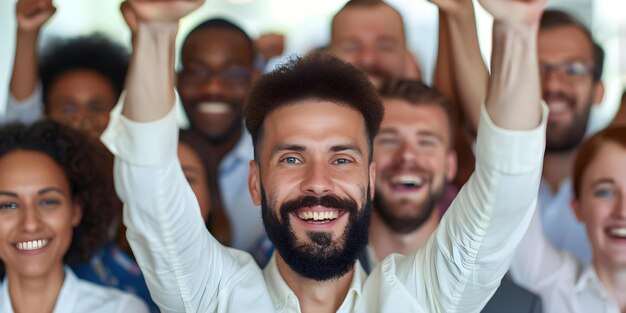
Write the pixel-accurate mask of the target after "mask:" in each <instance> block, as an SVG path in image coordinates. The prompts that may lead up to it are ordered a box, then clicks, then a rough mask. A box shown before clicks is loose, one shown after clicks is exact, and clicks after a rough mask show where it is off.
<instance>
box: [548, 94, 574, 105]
mask: <svg viewBox="0 0 626 313" xmlns="http://www.w3.org/2000/svg"><path fill="white" fill-rule="evenodd" d="M549 99H550V100H562V101H565V102H567V103H568V104H569V105H572V106H573V105H574V104H576V99H575V98H574V97H572V96H569V95H567V94H565V93H564V92H562V91H546V92H544V93H543V100H545V101H546V102H547V101H548V100H549Z"/></svg>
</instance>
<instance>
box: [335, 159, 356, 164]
mask: <svg viewBox="0 0 626 313" xmlns="http://www.w3.org/2000/svg"><path fill="white" fill-rule="evenodd" d="M349 163H352V161H350V160H348V159H346V158H339V159H337V160H335V164H338V165H344V164H349Z"/></svg>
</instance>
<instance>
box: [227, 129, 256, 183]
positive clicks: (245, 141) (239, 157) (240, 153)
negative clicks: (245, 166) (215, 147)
mask: <svg viewBox="0 0 626 313" xmlns="http://www.w3.org/2000/svg"><path fill="white" fill-rule="evenodd" d="M253 155H254V148H253V146H252V137H251V136H250V133H248V130H246V129H245V128H243V129H242V130H241V136H240V137H239V141H238V142H237V145H235V147H234V148H233V149H232V150H231V151H229V152H228V154H226V156H224V159H222V162H220V173H224V172H229V171H231V170H232V169H233V168H235V165H236V164H238V163H241V162H246V163H247V162H249V161H250V159H251V158H252V157H253Z"/></svg>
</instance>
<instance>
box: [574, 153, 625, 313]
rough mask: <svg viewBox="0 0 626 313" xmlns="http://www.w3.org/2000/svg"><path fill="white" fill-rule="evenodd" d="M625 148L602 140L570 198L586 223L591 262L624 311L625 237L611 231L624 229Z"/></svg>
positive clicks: (581, 219)
mask: <svg viewBox="0 0 626 313" xmlns="http://www.w3.org/2000/svg"><path fill="white" fill-rule="evenodd" d="M625 164H626V149H624V147H622V146H620V145H618V144H616V143H613V142H605V143H603V144H602V148H600V150H599V151H598V154H597V156H596V157H595V158H594V159H593V161H592V162H591V163H590V164H589V165H588V166H587V168H586V169H585V171H584V173H583V175H582V180H581V194H580V197H579V199H574V200H573V201H572V208H573V209H574V212H575V213H576V217H577V218H578V220H579V221H580V222H581V223H584V224H585V228H586V229H587V234H588V237H589V241H590V242H591V248H592V251H593V258H592V263H593V266H594V268H595V270H596V272H597V274H598V277H599V278H600V280H601V281H602V284H603V285H604V287H605V288H606V290H607V292H608V293H609V294H611V296H612V297H613V298H614V299H615V300H616V301H617V303H618V304H619V307H620V309H621V311H622V312H626V296H625V295H624V293H623V290H626V239H625V238H624V237H622V238H620V237H617V236H616V235H615V234H613V233H612V232H613V231H615V230H616V229H626V200H625V198H624V197H625V196H626V166H625Z"/></svg>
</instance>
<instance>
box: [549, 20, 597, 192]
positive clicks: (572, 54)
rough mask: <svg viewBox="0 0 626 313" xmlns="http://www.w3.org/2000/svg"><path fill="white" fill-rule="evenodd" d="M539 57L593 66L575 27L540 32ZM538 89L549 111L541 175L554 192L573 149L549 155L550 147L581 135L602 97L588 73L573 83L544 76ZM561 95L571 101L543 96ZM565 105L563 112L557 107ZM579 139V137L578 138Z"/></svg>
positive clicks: (570, 162) (586, 41)
mask: <svg viewBox="0 0 626 313" xmlns="http://www.w3.org/2000/svg"><path fill="white" fill-rule="evenodd" d="M538 57H539V62H540V63H545V64H551V65H554V64H559V63H561V62H564V61H573V60H576V61H581V62H584V63H585V64H589V65H592V64H593V50H592V46H591V43H590V42H589V39H588V38H587V37H586V36H585V35H584V33H583V32H582V31H581V30H580V29H578V28H576V27H574V26H564V27H556V28H552V29H547V30H542V31H540V32H539V36H538ZM541 87H542V91H543V94H544V100H545V101H546V102H547V104H548V106H549V107H550V108H551V112H550V115H549V117H548V129H547V134H546V135H547V143H546V145H547V152H546V156H545V160H544V170H543V176H544V178H545V179H547V180H548V182H549V183H550V185H551V186H552V188H553V190H556V188H557V187H558V186H559V184H560V183H561V181H562V180H563V179H564V178H565V177H567V176H569V172H570V168H571V167H572V165H573V161H574V156H575V154H576V149H572V150H570V151H564V152H550V147H551V146H553V145H555V144H558V143H560V142H563V140H565V138H567V136H568V135H571V134H572V133H574V132H576V131H579V132H581V131H582V132H584V127H585V125H586V121H587V120H588V118H589V112H590V109H591V106H592V105H593V104H597V103H600V102H601V101H602V97H603V96H604V86H603V84H602V82H601V81H594V80H593V77H592V76H591V74H589V75H587V76H586V77H582V78H580V79H576V80H571V81H570V80H567V79H565V78H564V77H563V75H561V74H560V73H558V72H554V71H552V72H550V73H548V74H546V75H543V77H542V79H541ZM557 92H560V93H563V94H564V95H565V96H566V97H567V98H570V99H572V100H573V101H563V100H560V99H555V98H552V97H546V93H557ZM563 104H565V109H560V108H559V106H563ZM581 139H582V138H581Z"/></svg>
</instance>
